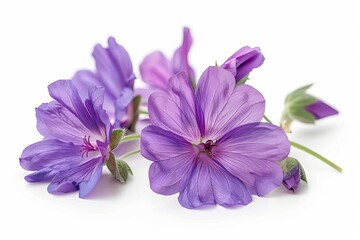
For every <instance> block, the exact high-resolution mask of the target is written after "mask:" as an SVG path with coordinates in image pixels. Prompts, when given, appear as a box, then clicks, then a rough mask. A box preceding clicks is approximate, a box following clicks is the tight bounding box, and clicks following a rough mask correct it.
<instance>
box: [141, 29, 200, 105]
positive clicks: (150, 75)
mask: <svg viewBox="0 0 360 240" xmlns="http://www.w3.org/2000/svg"><path fill="white" fill-rule="evenodd" d="M191 45H192V37H191V34H190V29H189V28H184V31H183V43H182V45H181V46H180V47H179V48H178V49H177V50H176V51H175V53H174V55H173V57H172V59H170V60H169V59H167V58H166V57H165V56H164V54H163V53H162V52H160V51H156V52H153V53H151V54H149V55H147V56H146V57H145V58H144V60H143V62H142V63H141V64H140V73H141V77H142V79H143V80H144V81H145V82H146V83H148V84H149V86H150V89H139V90H138V91H139V93H141V94H142V96H144V98H147V97H148V95H149V94H150V93H152V92H153V90H156V89H161V90H166V88H167V84H168V82H169V79H170V77H171V76H172V75H174V74H176V73H179V72H180V71H185V72H186V73H187V75H188V77H189V78H190V79H191V81H192V82H194V80H195V75H194V70H193V69H192V68H191V66H190V64H189V61H188V54H189V51H190V47H191ZM145 100H146V99H145Z"/></svg>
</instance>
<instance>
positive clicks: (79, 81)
mask: <svg viewBox="0 0 360 240" xmlns="http://www.w3.org/2000/svg"><path fill="white" fill-rule="evenodd" d="M108 43H109V47H108V48H104V47H102V46H101V45H99V44H98V45H96V46H95V48H94V51H93V57H94V59H95V63H96V69H97V71H95V72H92V71H89V70H81V71H78V72H77V73H76V74H75V75H74V77H73V82H74V85H75V86H77V88H78V89H79V91H80V95H81V96H87V94H88V93H87V89H89V88H91V87H93V86H97V87H103V88H104V91H105V92H104V95H105V96H104V109H105V110H106V112H107V113H108V115H109V117H110V121H111V122H112V123H113V124H114V126H115V127H117V128H118V127H128V126H129V125H130V124H131V123H132V120H133V117H134V110H133V109H132V105H131V102H132V100H133V97H134V92H133V87H134V80H135V75H134V73H133V67H132V63H131V60H130V57H129V54H128V53H127V51H126V50H125V49H124V48H123V47H122V46H120V45H119V44H117V43H116V41H115V39H114V38H112V37H110V38H109V40H108Z"/></svg>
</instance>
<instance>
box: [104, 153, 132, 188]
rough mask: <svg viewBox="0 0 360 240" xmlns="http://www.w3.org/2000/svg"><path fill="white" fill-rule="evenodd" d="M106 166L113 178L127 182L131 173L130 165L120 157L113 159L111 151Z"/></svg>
mask: <svg viewBox="0 0 360 240" xmlns="http://www.w3.org/2000/svg"><path fill="white" fill-rule="evenodd" d="M106 166H107V167H108V169H109V170H110V172H111V174H112V175H113V176H114V177H115V179H116V180H118V181H119V182H121V183H126V182H127V180H128V176H129V174H131V175H133V173H132V171H131V168H130V166H129V165H128V164H127V163H126V162H125V161H124V160H122V159H117V160H115V156H114V154H113V153H110V155H109V158H108V160H107V161H106Z"/></svg>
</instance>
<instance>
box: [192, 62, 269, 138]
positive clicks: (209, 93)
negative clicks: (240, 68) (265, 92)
mask: <svg viewBox="0 0 360 240" xmlns="http://www.w3.org/2000/svg"><path fill="white" fill-rule="evenodd" d="M196 96H197V98H198V102H200V103H201V108H202V110H203V112H204V119H205V136H204V138H203V139H204V140H207V139H212V140H214V139H219V138H220V137H221V136H222V135H223V134H224V133H226V132H229V131H230V130H231V129H233V128H236V127H238V126H240V125H244V124H247V123H251V122H259V121H261V119H262V117H263V115H264V111H265V100H264V97H263V96H262V95H261V93H260V92H259V91H257V90H256V89H255V88H253V87H251V86H248V85H244V84H243V85H240V86H238V87H235V81H234V77H233V76H232V75H231V74H230V73H229V72H228V71H226V70H223V69H221V68H218V67H210V68H208V69H207V70H206V71H205V72H204V73H203V75H202V76H201V77H200V81H199V83H198V86H197V89H196Z"/></svg>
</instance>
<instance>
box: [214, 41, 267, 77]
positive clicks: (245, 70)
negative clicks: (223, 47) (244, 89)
mask: <svg viewBox="0 0 360 240" xmlns="http://www.w3.org/2000/svg"><path fill="white" fill-rule="evenodd" d="M264 60H265V58H264V56H263V55H262V54H261V50H260V48H251V47H248V46H245V47H243V48H241V49H240V50H239V51H237V52H236V53H234V54H233V55H232V56H231V57H229V58H228V59H227V60H226V61H225V62H224V64H223V65H221V67H222V68H224V69H226V70H228V71H230V72H231V73H232V74H233V75H234V77H235V79H236V80H237V81H240V80H241V79H243V78H244V77H245V76H246V75H248V74H249V73H250V72H251V71H252V70H253V69H254V68H257V67H260V66H261V65H262V64H263V62H264Z"/></svg>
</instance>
